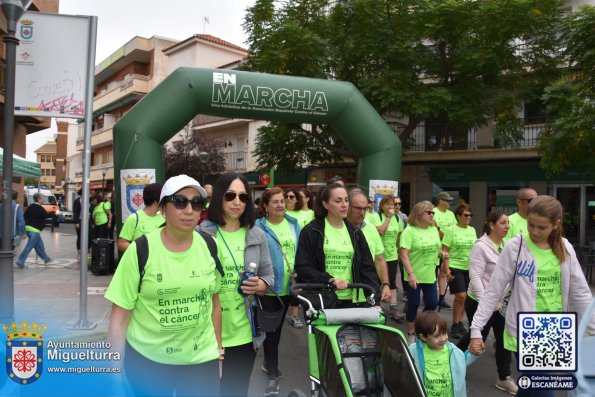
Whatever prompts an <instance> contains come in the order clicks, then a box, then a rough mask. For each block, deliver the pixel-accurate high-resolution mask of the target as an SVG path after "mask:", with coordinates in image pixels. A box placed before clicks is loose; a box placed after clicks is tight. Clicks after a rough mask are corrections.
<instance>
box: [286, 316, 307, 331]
mask: <svg viewBox="0 0 595 397" xmlns="http://www.w3.org/2000/svg"><path fill="white" fill-rule="evenodd" d="M289 324H290V325H291V326H292V327H293V328H304V324H302V322H301V321H300V318H299V317H298V316H291V317H290V318H289Z"/></svg>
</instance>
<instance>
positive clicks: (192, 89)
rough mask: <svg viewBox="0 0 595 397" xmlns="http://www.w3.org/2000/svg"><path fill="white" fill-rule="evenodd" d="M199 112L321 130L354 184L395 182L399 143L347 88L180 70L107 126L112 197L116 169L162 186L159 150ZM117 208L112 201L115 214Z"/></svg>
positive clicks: (265, 76) (249, 74)
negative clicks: (354, 174)
mask: <svg viewBox="0 0 595 397" xmlns="http://www.w3.org/2000/svg"><path fill="white" fill-rule="evenodd" d="M199 113H200V114H206V115H211V116H220V117H230V118H247V119H255V120H267V121H282V122H298V123H319V124H328V125H330V126H331V127H333V128H334V129H335V131H336V132H337V134H338V135H339V136H340V138H341V139H342V140H343V141H344V142H345V144H346V145H347V146H348V147H349V149H350V150H352V151H353V153H355V154H356V155H357V156H358V157H359V164H358V184H359V185H360V186H363V187H366V188H367V187H368V185H369V180H370V179H382V180H392V181H398V180H399V179H400V176H401V142H400V141H399V139H398V138H397V137H396V135H395V133H394V132H393V131H392V130H391V129H390V127H389V126H388V125H387V124H386V123H385V122H384V120H383V119H382V117H380V115H379V114H378V113H377V112H376V110H375V109H374V108H373V107H372V106H371V105H370V103H369V102H368V101H367V100H366V99H365V98H364V96H363V95H362V94H361V93H360V92H359V91H358V90H357V88H355V86H354V85H353V84H351V83H347V82H343V81H332V80H321V79H311V78H304V77H293V76H279V75H272V74H265V73H254V72H242V71H236V70H225V69H200V68H186V67H184V68H179V69H176V70H175V71H174V72H173V73H171V74H170V75H169V76H168V77H167V78H166V79H165V80H164V81H163V82H161V84H159V85H158V86H157V87H155V89H153V90H152V91H151V92H150V93H149V94H147V95H146V96H145V97H144V98H143V99H142V100H141V101H140V102H139V103H138V104H136V105H135V106H134V107H133V108H132V109H131V110H130V111H129V112H128V113H127V114H126V115H125V116H124V117H122V118H121V119H120V121H119V122H118V123H117V124H116V125H115V126H114V157H115V174H114V175H115V178H114V179H115V180H114V183H115V184H116V189H117V197H121V196H120V194H121V192H120V181H119V179H120V171H121V170H123V169H143V168H147V169H155V172H156V178H157V181H161V182H163V181H164V179H165V178H164V167H163V159H162V156H161V147H162V146H163V145H164V144H165V143H166V142H167V141H168V140H169V139H170V138H171V137H172V136H174V135H175V134H176V133H177V132H178V131H180V130H181V129H183V127H184V126H185V125H187V124H188V122H189V121H190V120H191V119H192V118H193V117H195V116H196V115H197V114H199ZM365 190H367V189H365ZM120 202H121V201H120V200H116V207H117V213H118V214H119V215H121V214H122V213H121V208H120V205H119V203H120ZM118 219H119V220H121V219H122V218H121V216H119V217H118Z"/></svg>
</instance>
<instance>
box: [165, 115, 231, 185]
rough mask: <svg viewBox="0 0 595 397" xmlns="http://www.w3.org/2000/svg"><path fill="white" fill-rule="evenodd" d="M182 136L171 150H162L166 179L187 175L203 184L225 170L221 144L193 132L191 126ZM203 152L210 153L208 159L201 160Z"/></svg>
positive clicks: (172, 145) (173, 144) (186, 128)
mask: <svg viewBox="0 0 595 397" xmlns="http://www.w3.org/2000/svg"><path fill="white" fill-rule="evenodd" d="M180 136H181V139H180V140H177V141H174V142H172V144H171V147H170V148H168V147H166V146H164V147H163V148H162V152H163V163H164V165H165V177H166V178H170V177H172V176H175V175H180V174H186V175H188V176H191V177H192V178H194V179H196V180H197V181H199V182H203V181H204V178H205V177H206V176H207V175H217V174H220V173H222V172H223V171H224V170H225V157H224V155H223V152H222V151H221V144H219V143H216V142H211V141H208V140H207V139H205V137H204V136H203V135H202V134H200V133H199V132H198V131H193V130H192V128H191V126H190V125H188V126H186V127H185V128H184V130H183V131H182V133H181V134H180ZM201 152H205V153H208V157H207V158H206V159H201V156H200V155H199V153H201Z"/></svg>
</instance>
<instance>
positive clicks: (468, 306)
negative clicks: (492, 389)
mask: <svg viewBox="0 0 595 397" xmlns="http://www.w3.org/2000/svg"><path fill="white" fill-rule="evenodd" d="M478 305H479V302H477V301H476V300H474V299H471V298H470V297H468V296H467V299H465V313H467V318H468V319H469V325H471V323H473V316H474V315H475V312H476V311H477V306H478ZM505 321H506V320H505V319H504V317H502V315H501V314H500V313H499V312H498V311H495V312H494V313H493V314H492V317H490V319H489V320H488V322H487V323H486V325H485V326H484V327H483V330H482V331H481V337H482V338H483V341H484V342H485V340H486V338H487V337H488V334H489V333H490V329H493V330H494V337H495V338H496V367H497V368H498V377H499V378H500V380H504V379H506V377H507V376H510V365H511V363H512V354H511V353H510V351H508V350H506V349H505V348H504V325H505ZM470 339H471V338H470V334H469V332H467V334H466V335H465V336H463V337H462V338H461V340H460V341H459V343H457V347H458V348H459V349H461V350H462V351H465V350H467V348H468V347H469V342H470Z"/></svg>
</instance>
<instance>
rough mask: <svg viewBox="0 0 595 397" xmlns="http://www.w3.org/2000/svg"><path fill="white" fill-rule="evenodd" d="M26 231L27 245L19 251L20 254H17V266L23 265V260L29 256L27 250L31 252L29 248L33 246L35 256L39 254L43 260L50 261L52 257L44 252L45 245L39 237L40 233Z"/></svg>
mask: <svg viewBox="0 0 595 397" xmlns="http://www.w3.org/2000/svg"><path fill="white" fill-rule="evenodd" d="M26 233H27V237H28V239H27V245H26V246H25V248H24V249H23V251H22V252H21V255H19V258H18V259H17V265H18V266H19V267H23V266H25V261H26V260H27V257H28V256H29V252H31V250H32V249H34V248H35V252H36V253H37V256H39V257H40V258H41V259H43V261H44V262H49V261H51V260H52V258H50V257H49V256H48V254H46V253H45V246H44V245H43V240H42V239H41V233H36V232H26Z"/></svg>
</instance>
